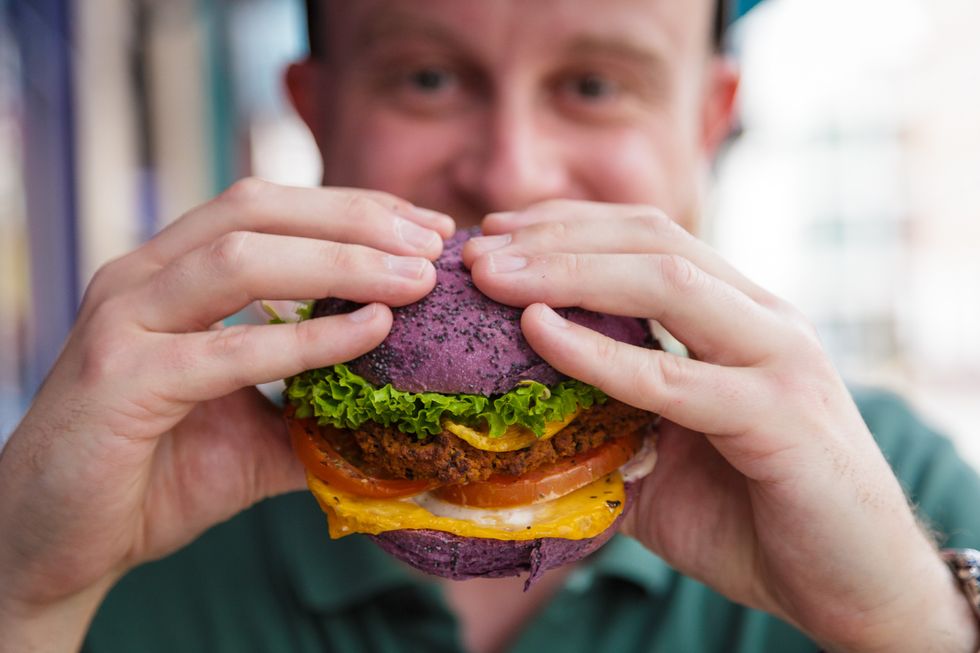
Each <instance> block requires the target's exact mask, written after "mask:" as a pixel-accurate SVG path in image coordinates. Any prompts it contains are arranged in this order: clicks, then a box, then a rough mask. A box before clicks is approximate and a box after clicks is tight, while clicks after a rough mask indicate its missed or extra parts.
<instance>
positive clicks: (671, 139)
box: [289, 0, 735, 228]
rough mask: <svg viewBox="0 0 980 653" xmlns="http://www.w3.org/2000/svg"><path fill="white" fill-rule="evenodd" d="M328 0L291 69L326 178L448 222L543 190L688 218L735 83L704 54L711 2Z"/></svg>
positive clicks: (473, 217) (512, 205)
mask: <svg viewBox="0 0 980 653" xmlns="http://www.w3.org/2000/svg"><path fill="white" fill-rule="evenodd" d="M328 8H329V10H328V12H327V18H326V21H325V22H326V25H324V26H323V27H322V29H324V30H325V32H324V33H325V35H326V37H327V42H328V43H327V53H326V56H325V57H324V60H323V61H317V62H305V63H303V64H300V65H298V66H296V67H294V70H292V71H290V75H289V84H290V90H291V91H292V93H293V97H294V99H295V101H296V104H297V106H298V108H299V109H300V112H301V114H302V115H303V117H304V119H306V121H307V123H308V124H309V125H310V127H311V129H312V130H313V133H314V135H315V136H316V138H317V141H318V143H319V146H320V150H321V152H322V155H323V160H324V182H325V183H326V184H329V185H338V186H357V187H365V188H373V189H378V190H384V191H388V192H391V193H394V194H396V195H399V196H401V197H404V198H406V199H408V200H410V201H412V202H414V203H416V204H418V205H420V206H425V207H429V208H433V209H438V210H441V211H444V212H446V213H448V214H450V215H452V216H453V217H454V218H456V219H457V221H458V222H459V223H460V224H461V225H463V226H466V225H470V224H477V223H478V222H479V220H480V219H481V218H482V217H483V216H484V215H485V214H486V213H489V212H493V211H503V210H514V209H520V208H523V207H525V206H528V205H530V204H532V203H535V202H538V201H542V200H546V199H550V198H569V199H587V200H594V201H604V202H617V203H642V204H653V205H656V206H658V207H659V208H661V209H663V210H664V211H666V212H667V213H668V214H669V215H671V216H672V217H674V218H675V219H676V220H678V221H680V222H681V223H682V224H684V225H685V226H687V227H689V228H690V227H691V226H693V222H694V219H695V215H696V206H697V198H698V195H699V192H698V186H699V183H698V182H699V179H700V177H701V172H702V170H703V169H704V164H705V162H706V161H707V160H708V158H709V157H710V156H711V154H712V150H713V148H714V145H715V144H716V142H717V140H718V138H719V136H720V134H722V133H723V131H724V126H725V125H727V120H728V115H729V111H730V105H731V94H732V93H733V92H734V86H735V81H734V73H731V72H730V71H729V69H728V68H726V67H724V66H722V65H721V64H720V62H719V61H718V60H717V59H716V58H714V57H712V56H711V49H710V45H709V41H710V25H711V18H712V10H713V3H712V2H711V1H710V0H698V1H694V2H677V1H676V0H615V1H610V0H535V1H534V2H527V1H522V0H491V1H488V0H414V1H412V2H407V1H398V0H359V1H358V2H332V3H328ZM719 125H721V127H719Z"/></svg>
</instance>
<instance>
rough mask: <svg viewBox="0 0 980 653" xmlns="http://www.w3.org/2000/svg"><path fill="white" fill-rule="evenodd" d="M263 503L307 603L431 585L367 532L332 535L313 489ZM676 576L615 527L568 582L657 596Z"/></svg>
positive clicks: (275, 549) (282, 569)
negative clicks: (624, 585)
mask: <svg viewBox="0 0 980 653" xmlns="http://www.w3.org/2000/svg"><path fill="white" fill-rule="evenodd" d="M259 508H260V509H262V513H263V518H264V521H265V524H266V526H267V528H266V529H265V536H266V537H267V538H268V546H269V548H270V550H271V552H272V554H273V558H274V560H275V561H276V563H275V564H276V568H277V570H278V571H279V573H281V574H283V575H284V576H285V578H287V579H288V582H289V584H290V586H291V587H292V588H293V590H294V591H295V594H296V598H297V600H299V601H300V603H301V604H302V605H304V606H305V607H306V608H307V609H310V610H312V611H318V612H324V611H326V612H329V611H334V610H338V609H340V608H343V607H345V606H349V605H353V604H356V603H361V602H364V601H366V600H368V599H370V598H373V597H376V596H380V595H382V594H385V593H388V592H390V591H393V590H396V589H401V588H405V587H416V588H421V587H423V586H425V585H431V583H427V582H426V580H425V579H424V578H423V577H422V576H420V575H419V574H417V573H415V572H413V571H412V570H410V569H409V568H408V567H407V566H405V565H403V564H402V563H399V562H398V561H396V560H395V559H394V558H392V557H391V556H389V555H388V554H387V553H385V552H383V551H382V550H381V549H380V548H378V547H377V546H375V545H374V543H372V542H370V541H369V540H368V539H367V538H366V537H364V536H361V535H351V536H347V537H343V538H341V539H339V540H331V539H330V538H329V536H328V534H327V525H326V516H325V515H324V514H323V513H322V512H321V511H320V507H319V506H318V505H317V504H316V500H315V499H314V498H313V496H312V495H311V494H310V493H309V492H299V493H294V494H290V495H286V496H283V497H279V498H276V499H273V500H270V501H267V502H265V503H264V504H262V505H261V506H259ZM673 576H674V572H673V570H671V568H670V567H668V566H667V564H666V563H665V562H663V560H661V559H660V558H658V557H657V556H655V555H654V554H652V553H650V552H649V551H648V550H647V549H646V548H644V547H643V546H642V545H641V544H640V543H639V542H637V541H636V540H634V539H632V538H628V537H626V536H624V535H616V536H615V537H613V538H612V539H611V540H610V541H609V542H608V543H607V544H606V545H605V546H604V547H603V548H601V549H600V550H599V551H597V552H596V553H595V554H593V555H592V556H590V557H589V558H588V559H587V560H585V561H584V562H583V563H582V564H581V566H580V567H579V569H578V570H576V572H575V573H573V574H572V575H571V576H570V577H569V580H568V582H567V584H566V587H567V588H568V589H569V590H570V591H583V590H586V589H589V588H591V587H592V586H593V584H594V583H595V582H596V581H597V580H600V579H615V580H620V581H626V582H629V583H631V584H633V585H635V586H637V587H639V588H640V589H641V590H643V591H645V592H646V593H648V594H650V595H653V596H658V595H662V594H665V593H666V592H667V591H668V589H669V587H670V584H671V582H672V578H673Z"/></svg>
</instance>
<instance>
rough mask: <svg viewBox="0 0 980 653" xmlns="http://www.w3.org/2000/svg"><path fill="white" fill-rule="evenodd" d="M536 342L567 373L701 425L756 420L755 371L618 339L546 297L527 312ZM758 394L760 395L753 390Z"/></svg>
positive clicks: (734, 428)
mask: <svg viewBox="0 0 980 653" xmlns="http://www.w3.org/2000/svg"><path fill="white" fill-rule="evenodd" d="M521 328H522V329H523V332H524V336H525V338H527V341H528V343H529V344H530V345H531V348H532V349H534V351H535V352H537V354H538V355H539V356H541V357H542V358H543V359H544V360H545V361H547V362H548V363H549V364H550V365H551V366H552V367H554V368H555V369H557V370H558V371H559V372H562V373H563V374H567V375H568V376H570V377H572V378H574V379H579V380H581V381H583V382H585V383H588V384H591V385H594V386H596V387H598V388H599V389H600V390H602V391H603V392H605V393H606V394H608V395H609V396H610V397H613V398H615V399H618V400H620V401H622V402H625V403H628V404H630V405H632V406H636V407H637V408H642V409H644V410H648V411H650V412H652V413H656V414H658V415H662V416H663V417H665V418H666V419H669V420H671V421H673V422H677V423H678V424H681V425H683V426H686V427H687V428H690V429H693V430H695V431H702V432H707V433H741V432H744V431H745V430H746V429H748V428H749V427H750V426H751V424H753V423H754V422H753V417H754V413H755V412H756V408H755V407H753V405H752V403H751V402H749V401H747V400H746V398H747V397H751V396H753V394H751V393H752V391H753V390H754V388H755V385H756V382H755V380H754V376H753V375H751V374H749V373H748V372H747V371H746V370H744V369H741V368H730V367H721V366H717V365H711V364H709V363H704V362H701V361H695V360H691V359H687V358H681V357H679V356H675V355H673V354H668V353H666V352H663V351H659V350H651V349H644V348H642V347H635V346H633V345H628V344H626V343H622V342H619V341H617V340H613V339H612V338H608V337H606V336H604V335H602V334H600V333H596V332H595V331H593V330H591V329H587V328H585V327H583V326H579V325H577V324H574V323H573V322H570V321H568V320H566V319H564V318H563V317H561V316H560V315H558V314H557V313H556V312H554V311H553V310H552V309H550V308H548V307H547V306H545V305H544V304H534V305H533V306H529V307H528V308H527V310H525V311H524V315H523V317H522V318H521ZM755 396H759V395H757V394H756V395H755Z"/></svg>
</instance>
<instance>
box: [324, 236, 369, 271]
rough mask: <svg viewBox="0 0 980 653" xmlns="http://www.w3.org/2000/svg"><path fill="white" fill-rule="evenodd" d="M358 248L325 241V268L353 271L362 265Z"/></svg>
mask: <svg viewBox="0 0 980 653" xmlns="http://www.w3.org/2000/svg"><path fill="white" fill-rule="evenodd" d="M356 252H357V250H356V248H354V247H352V246H350V245H342V244H340V243H332V242H325V243H323V244H322V245H321V257H322V258H323V265H324V269H327V270H342V271H351V270H355V269H357V268H359V267H360V265H359V259H360V257H359V256H358V255H357V253H356Z"/></svg>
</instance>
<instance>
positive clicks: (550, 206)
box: [528, 198, 575, 213]
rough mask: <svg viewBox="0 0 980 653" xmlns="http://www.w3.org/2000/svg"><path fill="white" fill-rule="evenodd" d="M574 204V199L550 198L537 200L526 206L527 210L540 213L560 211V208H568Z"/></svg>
mask: <svg viewBox="0 0 980 653" xmlns="http://www.w3.org/2000/svg"><path fill="white" fill-rule="evenodd" d="M574 205H575V201H574V200H567V199H557V198H556V199H550V200H543V201H541V202H537V203H536V204H533V205H531V206H530V207H528V210H533V211H535V212H541V213H560V212H561V211H562V210H566V211H567V210H569V209H571V208H572V207H573V206H574Z"/></svg>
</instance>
